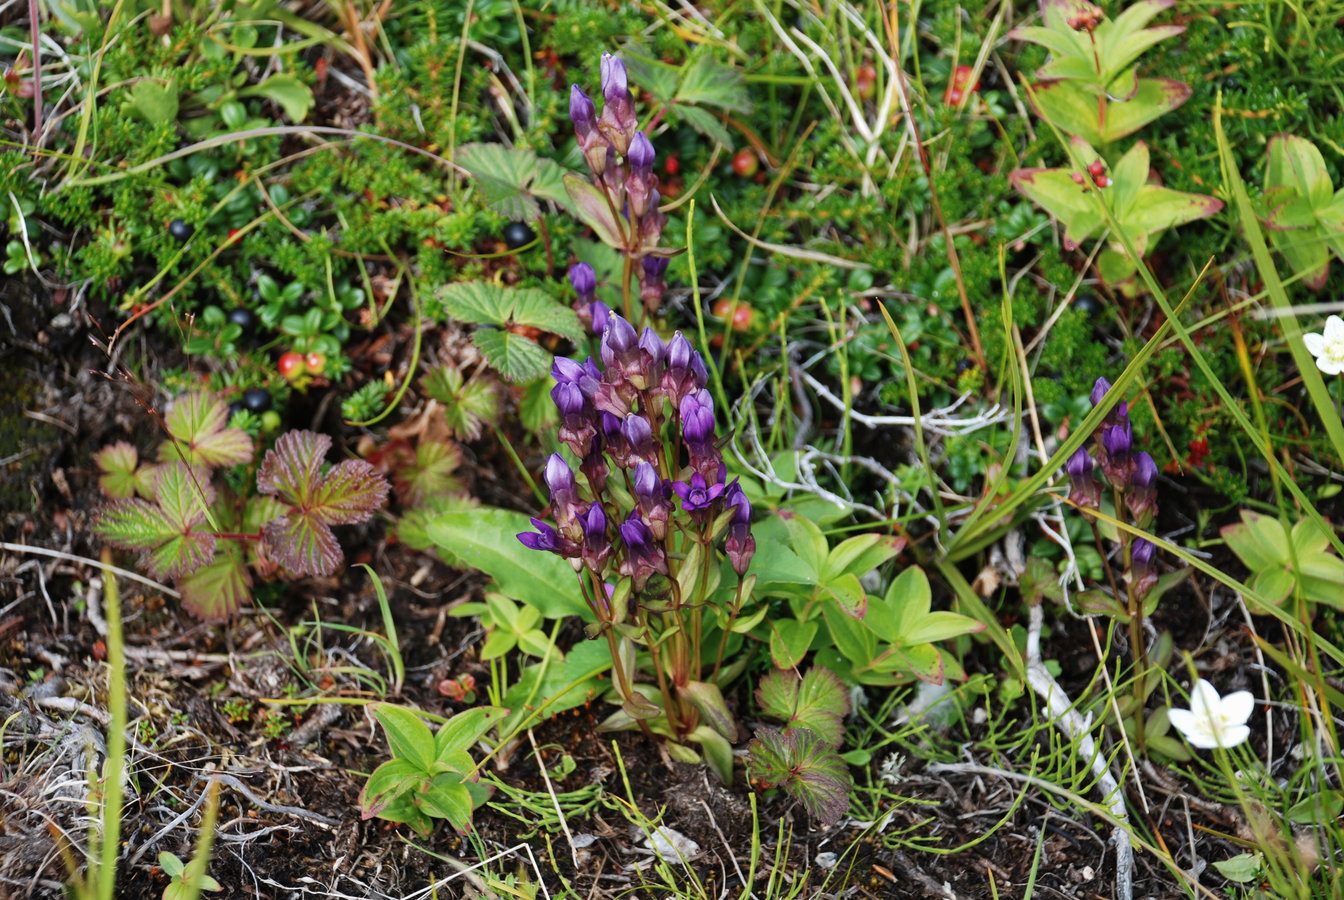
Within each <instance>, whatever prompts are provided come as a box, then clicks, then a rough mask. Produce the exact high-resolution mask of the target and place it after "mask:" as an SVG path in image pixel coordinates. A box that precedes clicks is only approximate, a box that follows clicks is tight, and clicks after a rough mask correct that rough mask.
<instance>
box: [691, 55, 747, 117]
mask: <svg viewBox="0 0 1344 900" xmlns="http://www.w3.org/2000/svg"><path fill="white" fill-rule="evenodd" d="M673 102H674V103H679V104H691V105H695V106H717V107H719V108H720V109H729V110H732V111H733V112H738V113H742V114H744V115H745V114H748V113H750V112H751V108H752V107H751V95H750V94H749V93H748V92H747V82H746V79H745V78H743V77H742V73H741V72H740V71H738V70H737V69H735V68H732V67H730V66H725V65H724V64H723V63H721V62H719V61H718V60H716V59H715V58H714V57H713V56H711V55H710V54H709V53H708V52H701V53H698V54H696V55H695V56H694V57H693V58H692V59H691V61H690V62H689V63H687V64H686V68H685V69H684V70H683V71H682V74H681V81H680V83H679V84H678V85H677V94H676V97H675V98H673Z"/></svg>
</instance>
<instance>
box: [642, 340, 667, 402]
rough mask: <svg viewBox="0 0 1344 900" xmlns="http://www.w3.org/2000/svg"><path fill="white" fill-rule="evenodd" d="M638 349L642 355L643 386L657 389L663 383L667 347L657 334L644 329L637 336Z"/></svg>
mask: <svg viewBox="0 0 1344 900" xmlns="http://www.w3.org/2000/svg"><path fill="white" fill-rule="evenodd" d="M639 349H640V351H641V354H642V359H641V360H640V362H641V363H642V364H643V369H644V371H643V373H642V374H643V375H644V384H645V385H646V386H647V387H649V388H655V389H657V388H659V387H660V386H661V385H662V383H663V368H664V359H665V358H666V357H667V345H666V344H664V343H663V339H662V338H661V337H659V336H658V332H656V331H654V330H653V329H652V328H649V327H645V329H644V331H643V333H642V334H640V336H639Z"/></svg>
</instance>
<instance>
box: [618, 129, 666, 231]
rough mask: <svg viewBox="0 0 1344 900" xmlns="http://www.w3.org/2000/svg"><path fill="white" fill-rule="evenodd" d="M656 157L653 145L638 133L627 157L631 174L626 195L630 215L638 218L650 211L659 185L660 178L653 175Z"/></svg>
mask: <svg viewBox="0 0 1344 900" xmlns="http://www.w3.org/2000/svg"><path fill="white" fill-rule="evenodd" d="M655 157H656V154H655V153H654V149H653V144H651V143H650V142H649V139H648V138H647V137H645V136H644V132H642V131H636V132H635V138H634V140H632V141H631V142H630V152H629V154H627V156H626V161H627V162H628V163H629V164H630V174H628V175H627V176H626V177H625V195H626V198H627V199H628V201H629V203H630V214H631V215H632V216H634V217H636V218H643V216H644V215H645V214H646V213H647V212H648V211H649V202H650V200H651V199H652V194H653V192H654V190H655V188H656V187H657V185H658V176H656V175H654V174H653V161H654V159H655Z"/></svg>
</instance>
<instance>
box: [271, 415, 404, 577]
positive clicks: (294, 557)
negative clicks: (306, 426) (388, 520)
mask: <svg viewBox="0 0 1344 900" xmlns="http://www.w3.org/2000/svg"><path fill="white" fill-rule="evenodd" d="M330 449H331V438H329V437H327V436H326V435H325V434H317V433H315V432H312V431H291V432H287V433H286V434H283V435H281V437H280V439H279V440H278V441H276V442H275V447H274V449H271V450H268V451H267V452H266V458H265V459H264V460H263V461H262V464H261V469H260V470H259V471H258V472H257V491H258V492H259V493H261V494H264V495H269V496H275V497H276V498H278V499H279V500H281V501H282V502H284V503H285V504H286V505H287V506H288V507H289V510H288V512H287V513H286V514H285V515H284V516H282V517H280V518H278V519H274V520H272V521H270V522H268V523H266V525H265V527H264V528H263V529H262V550H263V552H264V553H265V554H266V556H267V557H269V558H270V559H273V560H275V561H276V562H278V563H279V564H280V565H282V566H284V567H285V568H286V569H288V570H289V572H290V573H291V574H293V575H295V576H299V577H302V576H305V575H330V574H331V573H333V572H335V571H336V569H337V568H338V567H339V566H340V564H341V562H342V561H343V560H344V555H343V554H342V553H341V547H340V544H338V543H337V542H336V536H335V535H334V534H333V533H332V531H331V526H332V525H352V524H355V523H358V522H363V521H365V520H366V519H368V518H370V517H371V516H372V515H373V514H374V512H376V511H377V510H378V509H380V508H381V507H382V506H383V504H384V503H385V502H386V501H387V491H388V487H387V480H386V479H385V478H383V476H382V475H380V474H378V473H377V472H375V471H374V469H373V466H371V465H369V464H368V463H367V462H364V461H363V460H356V459H347V460H343V461H342V462H340V463H338V464H336V465H335V466H333V467H332V468H331V470H330V471H328V472H326V473H323V472H322V463H323V460H324V458H325V457H326V455H327V451H328V450H330Z"/></svg>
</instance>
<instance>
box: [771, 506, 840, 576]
mask: <svg viewBox="0 0 1344 900" xmlns="http://www.w3.org/2000/svg"><path fill="white" fill-rule="evenodd" d="M779 519H780V521H782V522H783V523H784V527H785V529H787V531H788V533H789V542H790V543H791V544H792V545H793V550H794V552H795V553H796V554H797V555H798V558H799V559H801V560H802V561H803V564H804V565H806V566H807V567H808V569H810V570H811V575H812V579H813V581H819V580H821V578H822V576H823V575H824V574H825V572H826V559H827V555H828V554H827V546H826V536H825V535H824V534H822V533H821V529H820V528H818V527H817V526H816V524H815V523H814V522H813V521H812V520H811V519H808V518H806V517H805V516H800V515H796V514H794V513H790V512H785V511H781V512H780V514H779Z"/></svg>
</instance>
